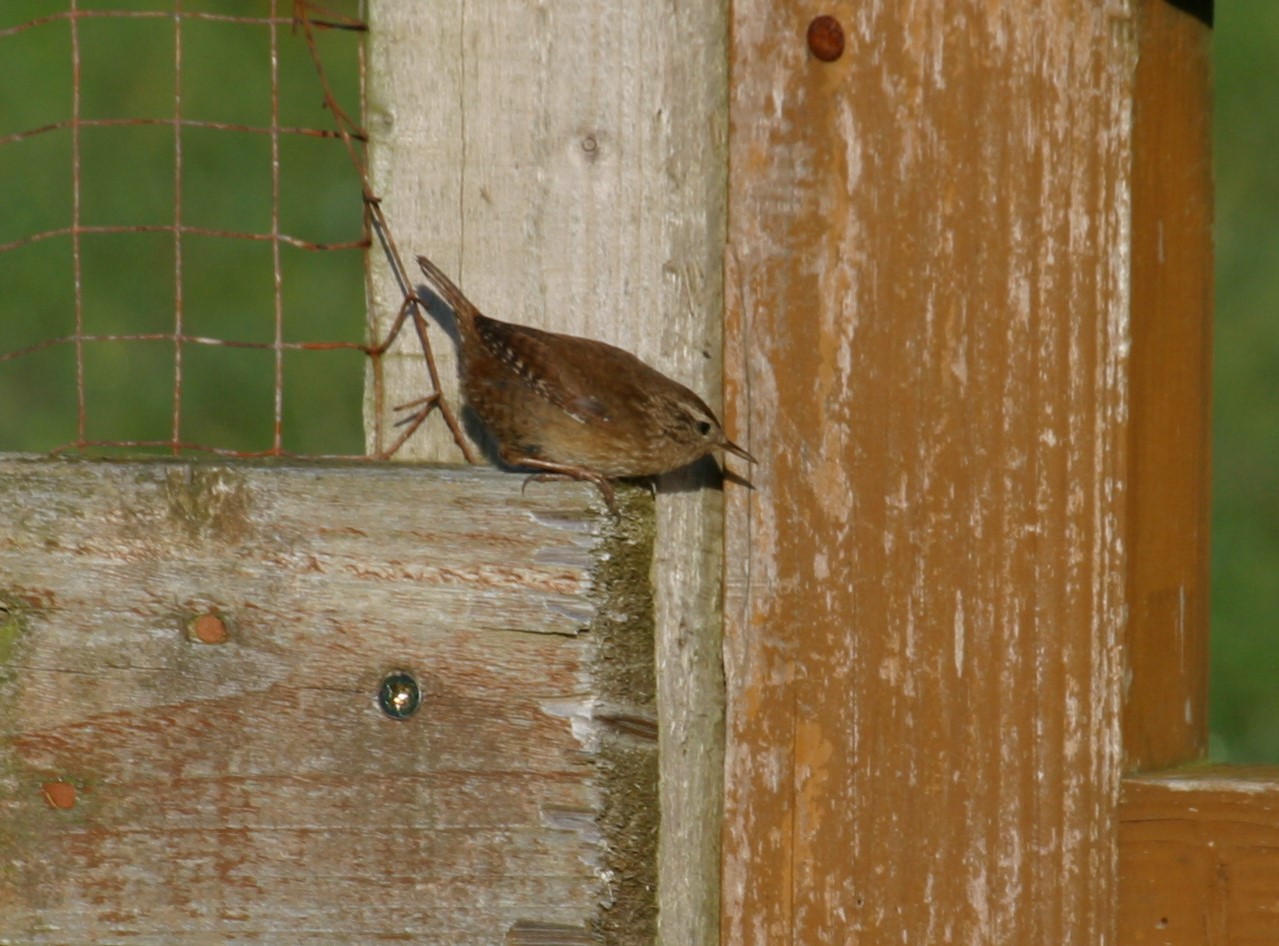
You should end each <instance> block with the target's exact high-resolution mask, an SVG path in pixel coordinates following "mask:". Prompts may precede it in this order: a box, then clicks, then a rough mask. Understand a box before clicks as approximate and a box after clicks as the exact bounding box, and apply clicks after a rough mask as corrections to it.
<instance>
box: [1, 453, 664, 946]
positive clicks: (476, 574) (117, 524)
mask: <svg viewBox="0 0 1279 946" xmlns="http://www.w3.org/2000/svg"><path fill="white" fill-rule="evenodd" d="M521 482H522V481H521V479H520V478H519V477H515V476H510V475H504V474H501V473H498V472H496V471H492V470H473V469H462V470H458V469H432V470H424V469H422V468H420V467H419V468H412V467H407V466H403V465H400V466H396V467H388V466H381V465H369V464H364V465H356V464H351V465H343V466H335V465H325V466H301V465H288V466H280V465H271V466H267V465H261V466H249V465H228V464H223V463H190V462H163V461H159V462H143V463H137V462H133V463H111V462H82V461H81V462H78V461H49V460H23V459H0V940H2V941H4V942H22V943H31V944H37V943H54V942H59V943H61V942H80V943H90V942H108V941H109V942H122V941H126V940H127V941H128V942H136V943H173V944H187V943H196V942H201V943H207V942H215V941H216V942H219V943H237V942H250V941H251V942H255V943H262V942H290V943H325V944H328V943H335V942H374V941H377V942H382V941H386V940H388V939H395V940H396V941H399V940H402V939H403V940H412V941H413V942H432V943H451V944H462V943H466V944H484V946H491V944H494V943H505V944H507V946H520V944H531V943H539V944H543V943H559V944H575V943H591V942H597V941H600V940H599V939H598V937H600V936H601V935H603V936H604V939H603V940H602V941H603V942H607V943H651V942H652V938H653V931H654V928H655V917H654V901H653V887H654V883H655V876H654V847H655V844H656V830H657V829H656V818H657V815H656V811H657V804H656V790H657V742H656V719H655V715H656V714H655V709H654V696H653V692H654V680H653V636H652V628H653V616H652V607H651V588H650V585H649V578H648V575H649V568H650V560H651V524H652V502H651V500H650V499H649V497H648V496H647V495H644V494H643V493H642V492H641V491H639V490H630V489H628V490H626V491H625V498H624V502H625V510H624V512H625V513H626V515H624V516H623V517H622V518H620V519H613V518H612V517H608V516H600V515H598V514H597V513H595V512H592V511H591V507H592V505H593V504H597V502H598V500H597V497H596V496H595V494H594V493H593V491H592V490H591V489H590V488H588V487H583V486H582V485H580V484H536V485H530V486H529V488H528V490H527V494H526V495H522V494H521V491H520V484H521ZM393 671H407V672H408V673H410V674H411V675H412V676H413V677H414V678H415V679H416V681H417V683H418V686H419V688H420V692H421V708H420V709H419V710H418V711H417V713H416V714H415V715H413V716H411V717H409V718H407V719H402V720H397V719H393V718H391V717H390V716H388V714H387V713H386V712H384V711H383V709H382V708H381V704H380V702H379V693H380V690H381V688H382V686H383V683H384V681H386V679H387V676H388V675H389V674H390V673H392V672H393Z"/></svg>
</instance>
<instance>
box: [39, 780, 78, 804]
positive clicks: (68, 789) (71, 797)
mask: <svg viewBox="0 0 1279 946" xmlns="http://www.w3.org/2000/svg"><path fill="white" fill-rule="evenodd" d="M40 788H41V790H42V791H43V792H44V800H45V801H46V802H48V803H49V807H50V808H74V807H75V796H76V791H75V786H74V785H72V784H71V783H70V782H61V781H59V782H45V783H44V784H43V785H41V786H40Z"/></svg>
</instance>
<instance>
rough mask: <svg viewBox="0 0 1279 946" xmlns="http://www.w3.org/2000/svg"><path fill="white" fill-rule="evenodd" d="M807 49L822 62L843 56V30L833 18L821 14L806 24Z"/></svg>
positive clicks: (832, 60)
mask: <svg viewBox="0 0 1279 946" xmlns="http://www.w3.org/2000/svg"><path fill="white" fill-rule="evenodd" d="M808 49H809V51H810V52H812V54H813V55H814V56H816V57H817V58H818V59H820V60H821V61H822V62H834V61H835V60H836V59H838V58H839V57H840V56H842V55H844V28H843V27H842V26H841V25H840V23H839V20H837V19H835V18H834V17H833V16H829V15H827V14H823V15H822V16H818V17H814V18H813V22H811V23H809V24H808Z"/></svg>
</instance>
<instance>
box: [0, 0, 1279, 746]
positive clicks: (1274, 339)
mask: <svg viewBox="0 0 1279 946" xmlns="http://www.w3.org/2000/svg"><path fill="white" fill-rule="evenodd" d="M326 5H327V6H328V7H330V8H333V9H337V10H339V11H342V12H345V13H348V14H352V15H354V14H357V13H359V12H360V11H359V8H358V7H359V5H358V3H357V2H356V0H328V3H327V4H326ZM82 6H84V7H86V8H88V9H95V10H105V9H123V10H157V11H169V10H171V9H172V0H92V2H85V3H84V4H82ZM279 6H280V9H281V12H282V13H285V14H287V12H288V9H287V7H288V5H287V4H284V3H281V4H280V5H279ZM184 8H185V9H187V10H196V11H201V10H202V11H208V12H214V13H219V14H234V15H240V16H261V15H262V14H263V13H264V11H266V10H268V9H269V3H268V2H267V0H185V2H184ZM66 9H67V3H66V0H0V182H3V186H0V245H4V244H7V243H10V242H12V241H19V240H23V239H24V238H26V237H29V236H30V235H31V234H35V233H39V232H42V231H47V230H53V229H56V228H59V227H66V226H67V225H68V224H69V222H70V220H71V211H72V194H71V190H70V188H69V186H68V182H69V181H70V179H71V156H72V149H71V137H70V132H69V131H68V130H66V129H61V130H57V131H52V132H48V133H45V134H39V135H34V136H30V137H26V138H22V139H21V140H12V139H8V140H7V137H6V136H13V135H15V134H18V133H21V132H24V131H27V130H29V129H32V128H37V127H41V126H44V125H49V124H53V123H56V122H60V121H65V120H67V119H68V118H70V115H71V70H70V61H71V58H70V57H71V32H70V27H69V24H68V23H67V21H66V20H65V19H62V20H55V21H53V22H50V23H47V24H44V25H41V26H37V27H35V28H32V29H27V30H22V31H19V32H14V31H13V28H14V27H17V26H19V25H20V24H23V23H25V22H28V21H30V20H32V19H34V18H36V17H42V16H50V15H53V14H57V13H60V12H61V13H64V12H65V11H66ZM279 30H280V64H279V68H280V88H281V122H282V123H283V124H284V125H286V126H288V125H294V126H301V127H312V128H316V127H318V128H331V127H332V121H331V119H330V116H329V115H328V113H327V112H325V111H324V110H323V109H322V107H321V103H322V97H321V92H320V86H319V84H318V81H317V80H316V77H315V72H314V69H313V68H312V65H311V62H310V59H309V56H308V55H307V52H306V49H305V46H304V44H303V43H302V42H301V40H300V39H299V38H297V37H293V36H291V35H289V30H288V27H287V26H281V27H279ZM80 34H81V35H80V47H81V60H82V65H81V69H82V76H83V88H84V94H83V102H82V115H83V117H84V118H120V117H135V116H140V117H149V118H171V117H172V115H173V111H174V98H175V97H174V93H175V88H174V68H173V65H174V48H175V44H174V25H173V20H172V18H168V17H159V18H153V19H108V18H90V19H83V20H81V23H80ZM321 39H322V52H323V54H324V59H325V62H326V66H327V69H328V71H329V74H330V78H331V79H332V80H333V81H334V84H335V86H336V89H337V93H338V98H339V101H340V102H341V103H342V104H343V105H344V106H345V107H346V108H348V110H350V111H351V112H352V113H358V102H359V92H358V82H359V76H358V48H357V44H358V42H359V37H358V36H357V35H356V34H352V33H345V32H337V33H325V34H322V35H321ZM269 40H270V36H269V28H268V27H267V26H266V25H263V24H244V23H230V22H219V21H199V20H187V21H185V22H184V25H183V28H182V51H183V57H182V58H183V75H182V83H181V96H182V113H183V115H184V117H186V118H190V119H201V120H206V121H220V122H230V123H241V124H246V125H254V126H266V125H268V124H269V123H270V118H271V94H270V93H271V72H270V55H269V51H270V43H269ZM1214 55H1215V69H1216V76H1215V83H1216V112H1215V116H1214V129H1215V135H1214V137H1215V148H1216V157H1215V160H1216V174H1217V193H1216V206H1217V233H1216V246H1217V256H1216V265H1217V312H1216V338H1215V351H1214V358H1215V377H1216V381H1215V405H1214V421H1213V422H1214V428H1215V433H1214V451H1215V452H1214V458H1213V464H1214V499H1213V560H1212V561H1213V576H1212V577H1213V607H1212V616H1213V635H1214V636H1213V665H1212V719H1211V721H1212V729H1213V755H1214V756H1215V757H1217V758H1224V759H1229V760H1231V761H1268V762H1279V157H1277V156H1279V3H1276V2H1275V0H1235V2H1232V3H1229V4H1221V5H1219V8H1218V10H1217V23H1216V30H1215V36H1214ZM232 91H234V94H232ZM181 142H182V152H183V179H182V186H181V188H180V194H181V199H182V207H181V213H182V218H183V220H184V221H186V222H187V223H188V224H192V225H197V226H201V227H207V228H211V229H234V230H242V231H253V232H257V233H267V232H269V231H270V228H271V214H270V210H271V205H272V178H271V161H272V155H271V143H270V139H269V138H268V137H267V136H266V135H260V134H249V133H243V132H228V131H218V130H212V129H203V128H201V129H193V128H188V129H185V130H184V131H183V132H182V136H181ZM174 147H175V140H174V132H173V129H172V127H171V126H163V125H155V126H142V127H138V126H133V127H108V128H86V129H84V131H83V140H82V155H83V169H82V173H83V184H82V189H81V195H80V201H81V218H82V221H83V223H84V224H86V225H113V224H114V225H118V224H134V223H139V224H141V223H160V224H168V223H170V222H171V221H172V220H173V218H174V214H175V207H174V193H175V189H174ZM279 160H280V168H281V181H282V184H281V192H280V195H279V201H280V208H281V211H280V224H281V229H282V231H283V232H285V233H287V234H289V235H291V236H294V237H298V238H301V239H304V240H309V241H315V242H326V241H354V240H358V239H359V238H360V235H361V232H360V231H361V206H360V199H359V188H358V185H357V183H356V181H355V177H354V174H353V172H352V171H351V169H350V165H349V163H348V161H347V156H346V153H345V151H344V149H343V147H342V145H341V144H340V143H339V142H337V141H334V140H321V139H315V138H303V137H298V136H290V135H285V136H283V137H282V139H281V142H280V155H279ZM82 240H83V242H82V247H81V252H82V272H81V277H80V278H81V285H82V288H83V299H84V323H85V328H86V331H88V332H102V333H126V332H130V333H145V332H166V331H171V329H172V324H173V322H172V320H173V310H174V305H173V303H174V297H175V284H174V280H173V277H172V274H173V272H174V266H175V263H176V262H177V259H176V257H175V249H174V240H173V238H172V236H171V235H170V234H167V233H144V234H109V235H86V236H84V237H83V238H82ZM362 266H363V264H362V258H361V254H360V253H359V251H353V250H348V251H341V252H326V253H312V252H306V251H303V250H300V249H295V248H293V247H287V246H286V247H284V248H283V249H282V250H281V272H282V284H281V286H282V301H283V312H284V336H285V338H286V340H289V341H332V340H339V339H341V340H346V341H361V340H362V336H363V333H364V314H363V313H364V286H363V275H362V274H363V269H362ZM181 271H182V281H181V291H182V301H183V311H184V318H185V322H186V325H185V327H186V330H187V331H188V332H190V333H193V334H205V335H214V336H218V337H222V338H235V339H244V340H251V341H269V340H270V339H271V338H272V337H273V334H274V322H273V317H274V304H273V301H272V298H273V297H272V293H273V279H274V277H273V268H272V248H271V244H270V243H268V242H265V241H248V240H229V239H223V238H215V237H207V236H187V237H185V238H184V239H183V242H182V258H181ZM74 275H75V274H74V270H73V268H72V254H71V241H70V238H69V237H67V236H57V237H53V238H50V239H46V240H43V241H40V242H36V243H29V244H26V245H23V246H19V247H17V248H15V249H11V250H9V251H7V252H0V357H2V356H3V353H4V352H7V351H12V350H14V349H17V348H21V347H23V346H25V345H29V344H33V343H36V342H39V341H40V340H42V339H47V338H50V337H57V336H63V335H68V334H70V333H71V331H72V330H73V327H74V294H73V293H74V288H73V287H74ZM172 364H173V351H172V346H171V345H170V344H168V343H163V342H117V343H111V344H102V345H93V346H90V347H89V350H88V352H87V353H86V362H85V378H84V383H85V394H86V401H87V403H88V405H89V411H88V418H87V420H88V424H87V428H86V431H85V433H86V436H87V437H88V438H89V439H103V440H107V439H110V440H135V439H142V440H167V439H169V437H170V436H171V430H172V415H173V368H172ZM273 369H274V364H273V356H272V355H271V353H269V352H265V351H245V350H242V349H226V348H214V347H204V346H198V345H190V346H186V348H185V352H184V359H183V374H184V382H183V388H184V395H185V398H184V399H185V401H186V403H185V404H184V405H183V408H184V409H183V427H182V431H181V436H182V439H184V440H188V441H194V442H201V443H210V444H216V445H218V446H222V447H231V448H235V449H240V450H246V451H252V450H265V449H268V448H269V447H270V445H271V437H272V426H273V407H272V404H273V397H274V394H273V391H274V385H273ZM363 371H364V362H363V356H362V355H360V354H358V353H355V352H323V353H322V352H289V353H287V354H286V355H285V357H284V389H283V390H284V403H283V421H284V426H283V430H284V444H283V445H284V447H285V449H287V450H292V451H296V452H301V453H313V454H333V453H338V454H357V453H360V452H361V451H362V449H363V437H362V433H361V430H360V423H361V421H360V399H361V386H362V383H363ZM0 404H3V405H4V406H5V407H4V409H3V410H0V449H4V450H48V449H51V448H53V447H56V446H59V445H62V444H65V443H68V442H70V441H73V440H74V439H75V438H76V421H75V418H76V397H75V362H74V351H73V349H72V348H71V347H70V346H68V345H61V346H55V347H52V348H47V349H44V350H42V351H40V352H39V353H37V354H33V355H28V356H24V357H22V358H18V359H12V360H9V361H0ZM197 405H199V406H200V407H201V408H212V409H211V410H210V409H200V410H197V409H196V406H197Z"/></svg>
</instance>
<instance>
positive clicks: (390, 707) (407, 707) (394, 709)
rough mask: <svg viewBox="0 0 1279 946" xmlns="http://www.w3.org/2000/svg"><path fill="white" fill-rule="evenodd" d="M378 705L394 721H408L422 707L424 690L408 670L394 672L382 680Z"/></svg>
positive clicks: (378, 693) (378, 692)
mask: <svg viewBox="0 0 1279 946" xmlns="http://www.w3.org/2000/svg"><path fill="white" fill-rule="evenodd" d="M377 703H378V706H380V707H382V712H383V713H385V714H386V715H387V716H389V717H391V718H392V719H408V718H409V717H410V716H412V715H413V714H414V713H416V712H417V711H418V707H420V706H421V705H422V688H421V687H419V686H418V685H417V680H415V679H414V678H413V674H411V673H409V672H408V671H407V670H394V671H392V672H391V673H388V674H387V675H386V676H385V677H383V678H382V685H381V686H380V687H378V691H377Z"/></svg>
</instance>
